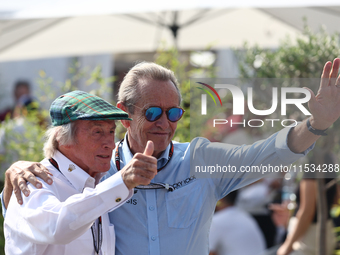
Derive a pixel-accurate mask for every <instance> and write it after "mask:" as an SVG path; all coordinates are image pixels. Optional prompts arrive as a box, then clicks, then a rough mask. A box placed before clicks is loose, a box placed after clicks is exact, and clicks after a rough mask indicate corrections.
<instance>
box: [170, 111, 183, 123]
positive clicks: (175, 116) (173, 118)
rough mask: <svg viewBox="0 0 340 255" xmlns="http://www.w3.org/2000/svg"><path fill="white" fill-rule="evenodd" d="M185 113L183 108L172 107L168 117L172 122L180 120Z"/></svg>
mask: <svg viewBox="0 0 340 255" xmlns="http://www.w3.org/2000/svg"><path fill="white" fill-rule="evenodd" d="M182 115H183V110H182V109H181V108H171V109H170V110H169V111H168V119H169V120H170V121H172V122H176V121H178V120H179V119H180V118H181V117H182Z"/></svg>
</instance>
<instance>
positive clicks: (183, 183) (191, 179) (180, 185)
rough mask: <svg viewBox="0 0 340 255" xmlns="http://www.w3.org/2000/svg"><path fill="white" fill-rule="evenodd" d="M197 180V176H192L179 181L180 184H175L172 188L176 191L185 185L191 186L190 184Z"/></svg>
mask: <svg viewBox="0 0 340 255" xmlns="http://www.w3.org/2000/svg"><path fill="white" fill-rule="evenodd" d="M195 179H196V177H195V175H192V176H190V177H188V178H186V179H185V180H183V181H179V182H176V183H174V184H173V185H172V186H173V187H174V189H178V188H180V187H182V186H185V185H187V184H189V183H190V182H192V181H193V180H195Z"/></svg>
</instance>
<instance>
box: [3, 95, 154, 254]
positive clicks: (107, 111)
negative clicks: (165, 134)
mask: <svg viewBox="0 0 340 255" xmlns="http://www.w3.org/2000/svg"><path fill="white" fill-rule="evenodd" d="M50 115H51V119H52V127H51V128H50V129H49V130H48V131H47V132H46V136H47V141H46V143H45V145H44V154H45V159H44V160H43V161H42V162H41V163H42V164H43V165H44V166H45V167H46V168H47V169H48V170H49V171H50V172H51V173H52V175H53V176H52V178H53V184H52V185H46V184H45V183H43V187H42V188H41V189H37V188H35V187H34V186H33V185H31V184H30V185H29V189H30V193H31V195H30V196H29V197H24V198H23V200H24V201H23V202H24V203H23V205H19V204H18V203H17V201H16V199H15V196H12V199H11V201H10V203H9V206H8V210H7V216H6V219H5V223H4V232H5V239H6V253H7V254H22V255H25V254H27V255H31V254H35V255H42V254H48V255H61V254H64V255H74V254H91V255H92V254H110V255H112V254H114V253H115V242H114V240H115V233H114V227H113V225H112V224H110V222H109V218H108V212H109V211H112V210H114V209H116V208H118V207H119V206H121V205H122V204H123V203H125V202H126V201H127V200H128V199H130V198H131V197H132V195H133V188H134V187H136V186H137V185H147V184H149V182H150V180H151V179H153V178H154V176H155V175H156V173H157V165H156V164H157V163H156V162H157V161H156V159H155V158H154V157H152V156H151V155H152V154H153V143H152V142H149V143H148V145H147V146H146V149H145V151H144V153H139V154H138V155H137V154H136V155H135V157H134V160H133V162H131V164H130V165H127V166H126V167H124V168H123V169H122V171H120V172H119V173H117V174H115V175H113V176H112V177H110V178H108V179H107V180H105V181H104V182H101V183H100V184H98V183H99V181H100V179H101V177H103V175H105V173H106V172H107V171H108V170H109V169H110V161H111V157H112V151H113V149H114V148H115V141H114V138H115V128H116V125H115V120H129V118H128V114H127V113H125V112H124V111H122V110H120V109H118V108H116V107H115V106H113V105H111V104H109V103H108V102H106V101H105V100H103V99H101V98H99V97H97V96H94V95H91V94H88V93H86V92H82V91H73V92H70V93H67V94H65V95H62V96H60V97H58V98H57V99H56V100H55V101H54V102H53V103H52V105H51V108H50Z"/></svg>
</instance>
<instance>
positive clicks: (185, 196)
mask: <svg viewBox="0 0 340 255" xmlns="http://www.w3.org/2000/svg"><path fill="white" fill-rule="evenodd" d="M199 193H200V189H199V186H198V185H195V182H193V183H190V184H188V185H186V186H184V187H181V188H178V189H176V190H175V191H173V192H168V193H167V194H166V209H167V214H168V226H169V227H171V228H188V227H189V226H190V225H191V224H192V223H193V222H194V221H196V219H197V217H198V215H199V213H200V210H201V208H202V203H203V201H202V200H201V198H200V194H199Z"/></svg>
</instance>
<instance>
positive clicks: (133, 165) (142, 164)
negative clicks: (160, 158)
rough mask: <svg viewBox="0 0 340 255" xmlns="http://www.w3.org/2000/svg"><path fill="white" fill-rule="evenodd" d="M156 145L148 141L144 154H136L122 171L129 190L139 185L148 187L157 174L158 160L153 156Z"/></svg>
mask: <svg viewBox="0 0 340 255" xmlns="http://www.w3.org/2000/svg"><path fill="white" fill-rule="evenodd" d="M153 151H154V144H153V142H152V141H148V142H147V144H146V146H145V150H144V152H143V153H136V154H135V155H134V156H133V158H132V159H131V161H130V162H129V163H128V164H127V165H126V166H125V167H123V169H122V170H121V171H120V172H121V175H122V178H123V181H124V183H125V185H126V187H127V188H128V189H133V188H134V187H136V186H138V185H148V184H149V183H150V182H151V180H152V179H153V178H154V177H155V176H156V174H157V159H156V158H155V157H153V156H152V154H153Z"/></svg>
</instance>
